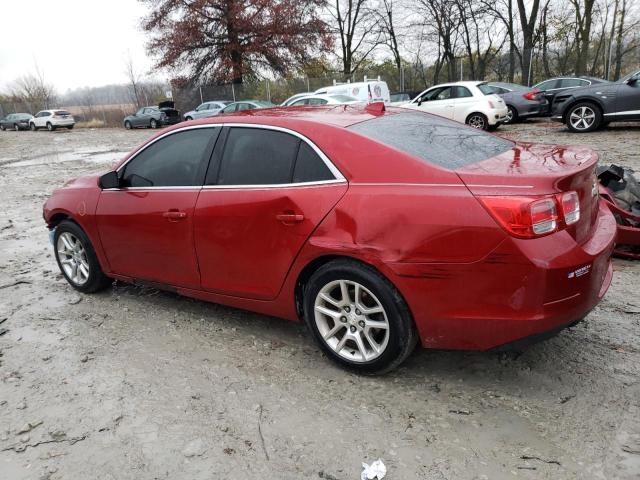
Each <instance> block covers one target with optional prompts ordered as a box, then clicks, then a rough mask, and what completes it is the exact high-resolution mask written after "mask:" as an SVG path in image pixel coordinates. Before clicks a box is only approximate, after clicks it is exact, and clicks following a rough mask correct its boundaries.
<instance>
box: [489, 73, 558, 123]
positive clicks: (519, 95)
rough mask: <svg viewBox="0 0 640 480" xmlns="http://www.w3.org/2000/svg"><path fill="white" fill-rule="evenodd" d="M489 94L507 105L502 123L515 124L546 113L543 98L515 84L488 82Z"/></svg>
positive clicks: (546, 109)
mask: <svg viewBox="0 0 640 480" xmlns="http://www.w3.org/2000/svg"><path fill="white" fill-rule="evenodd" d="M488 85H489V87H491V89H492V90H491V92H492V93H495V94H496V95H498V96H500V97H501V98H502V99H503V100H504V102H505V103H506V105H507V109H508V110H509V111H508V112H507V118H506V119H505V121H504V123H515V122H517V121H519V120H524V119H526V118H531V117H538V116H540V115H544V114H545V112H547V111H548V107H547V99H546V98H545V96H544V95H543V94H542V93H540V92H538V91H535V90H532V89H531V88H529V87H525V86H522V85H518V84H517V83H505V82H489V84H488Z"/></svg>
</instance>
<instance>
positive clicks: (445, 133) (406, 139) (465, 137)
mask: <svg viewBox="0 0 640 480" xmlns="http://www.w3.org/2000/svg"><path fill="white" fill-rule="evenodd" d="M348 128H349V130H352V131H354V132H356V133H359V134H361V135H364V136H366V137H369V138H371V139H372V140H375V141H376V142H380V143H383V144H385V145H388V146H390V147H393V148H395V149H397V150H400V151H401V152H405V153H408V154H409V155H413V156H414V157H417V158H420V159H422V160H425V161H427V162H430V163H433V164H435V165H438V166H440V167H444V168H448V169H451V170H454V169H456V168H460V167H464V166H467V165H471V164H473V163H476V162H480V161H482V160H486V159H487V158H491V157H494V156H496V155H498V154H500V153H503V152H506V151H508V150H511V149H512V148H513V146H514V143H513V142H511V141H509V140H505V139H503V138H500V137H496V136H493V135H490V134H488V133H485V132H483V131H481V130H477V129H475V128H470V127H465V126H463V125H461V124H459V123H457V122H453V121H451V120H446V119H444V118H441V117H437V116H434V115H429V114H425V113H421V112H407V113H398V114H387V115H383V116H381V117H377V118H374V119H371V120H366V121H364V122H361V123H356V124H354V125H351V126H350V127H348Z"/></svg>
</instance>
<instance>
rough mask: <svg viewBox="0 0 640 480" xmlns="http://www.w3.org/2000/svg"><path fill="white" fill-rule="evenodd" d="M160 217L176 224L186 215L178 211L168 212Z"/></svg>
mask: <svg viewBox="0 0 640 480" xmlns="http://www.w3.org/2000/svg"><path fill="white" fill-rule="evenodd" d="M162 216H163V217H164V218H166V219H168V220H169V221H170V222H177V221H178V220H182V219H184V218H187V213H186V212H181V211H179V210H169V211H167V212H164V213H163V214H162Z"/></svg>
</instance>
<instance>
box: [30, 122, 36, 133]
mask: <svg viewBox="0 0 640 480" xmlns="http://www.w3.org/2000/svg"><path fill="white" fill-rule="evenodd" d="M29 129H30V130H31V131H32V132H35V131H36V130H37V128H36V124H35V123H33V122H32V123H30V124H29Z"/></svg>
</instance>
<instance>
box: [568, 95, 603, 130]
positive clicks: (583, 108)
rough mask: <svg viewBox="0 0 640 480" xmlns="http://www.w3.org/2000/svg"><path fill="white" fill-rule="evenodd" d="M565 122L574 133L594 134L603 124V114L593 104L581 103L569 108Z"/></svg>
mask: <svg viewBox="0 0 640 480" xmlns="http://www.w3.org/2000/svg"><path fill="white" fill-rule="evenodd" d="M565 122H566V124H567V127H568V128H569V130H570V131H572V132H574V133H587V132H593V131H594V130H597V129H598V128H599V127H600V124H601V123H602V112H601V111H600V108H599V107H597V106H596V105H594V104H593V103H590V102H579V103H576V104H575V105H573V106H572V107H571V108H569V110H568V111H567V115H566V117H565Z"/></svg>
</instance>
